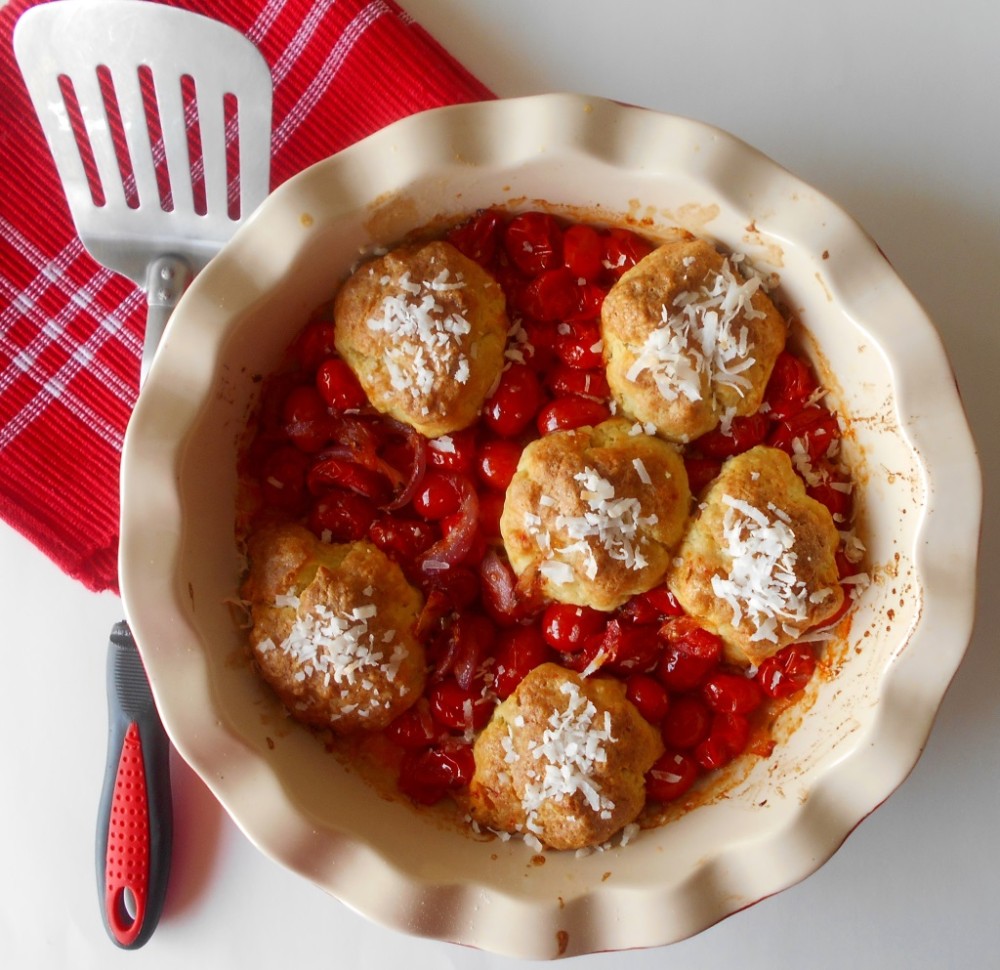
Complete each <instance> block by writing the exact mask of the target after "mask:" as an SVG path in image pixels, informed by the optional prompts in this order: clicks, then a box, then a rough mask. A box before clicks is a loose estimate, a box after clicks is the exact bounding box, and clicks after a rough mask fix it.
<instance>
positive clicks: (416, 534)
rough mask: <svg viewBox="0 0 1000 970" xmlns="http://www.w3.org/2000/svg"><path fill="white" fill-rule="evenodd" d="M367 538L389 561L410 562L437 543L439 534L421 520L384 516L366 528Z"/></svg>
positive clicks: (429, 524)
mask: <svg viewBox="0 0 1000 970" xmlns="http://www.w3.org/2000/svg"><path fill="white" fill-rule="evenodd" d="M368 538H369V539H371V541H372V542H373V543H374V544H375V545H376V546H378V548H379V549H381V550H382V551H383V552H384V553H385V554H386V555H387V556H389V558H390V559H394V560H396V561H403V562H412V561H413V560H414V559H416V558H417V557H418V556H419V555H420V554H421V553H424V552H426V551H427V550H428V549H430V547H431V546H432V545H434V543H435V542H437V540H438V538H439V534H438V531H437V529H435V528H434V526H433V525H432V524H431V523H429V522H425V521H423V520H422V519H402V518H398V517H396V516H389V515H384V516H382V517H381V518H378V519H375V520H374V521H373V522H372V524H371V525H370V526H369V527H368Z"/></svg>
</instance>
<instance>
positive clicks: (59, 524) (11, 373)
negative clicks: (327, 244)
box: [0, 0, 491, 590]
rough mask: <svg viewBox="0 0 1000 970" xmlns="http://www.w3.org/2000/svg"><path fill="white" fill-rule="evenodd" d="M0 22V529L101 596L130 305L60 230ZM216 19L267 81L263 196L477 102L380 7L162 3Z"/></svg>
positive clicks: (132, 381)
mask: <svg viewBox="0 0 1000 970" xmlns="http://www.w3.org/2000/svg"><path fill="white" fill-rule="evenodd" d="M35 2H37V0H12V2H11V3H9V4H8V5H7V6H5V7H3V8H0V92H2V97H0V164H2V168H0V173H2V175H0V185H2V188H0V516H2V517H3V519H5V520H6V521H7V522H8V523H9V524H10V525H11V526H13V527H14V528H15V529H17V530H18V531H20V532H21V533H22V534H23V535H25V536H26V537H27V538H28V539H29V540H30V541H31V542H33V543H34V544H35V545H36V546H38V547H39V548H40V549H41V550H42V551H43V552H45V553H46V554H47V555H48V556H49V557H50V558H51V559H52V560H53V561H54V562H55V563H56V564H57V565H58V566H60V567H61V568H62V569H63V571H64V572H66V573H67V574H69V575H70V576H72V577H74V578H76V579H79V580H80V581H81V582H82V583H84V584H85V585H86V586H87V587H88V588H90V589H94V590H103V589H112V590H117V587H118V576H117V555H118V512H119V506H118V472H119V462H120V457H121V447H122V439H123V436H124V433H125V425H126V423H127V421H128V418H129V415H130V414H131V411H132V407H133V405H134V403H135V398H136V394H137V387H138V379H139V356H140V353H141V346H142V330H143V326H144V321H145V313H146V311H145V298H144V296H143V294H142V293H141V292H140V291H138V290H137V289H136V288H135V287H134V286H133V285H132V284H131V283H130V282H129V281H127V280H124V279H122V278H121V277H118V276H115V275H114V274H111V273H109V272H107V271H106V270H104V269H103V268H102V267H100V266H98V265H97V264H96V263H95V262H94V261H93V260H92V259H91V258H90V257H89V255H88V254H87V253H86V252H85V251H84V249H83V247H82V246H81V244H80V242H79V240H78V239H77V238H76V233H75V230H74V228H73V224H72V221H71V219H70V215H69V210H68V207H67V204H66V201H65V198H64V196H63V193H62V189H61V187H60V184H59V180H58V178H57V176H56V172H55V167H54V165H53V163H52V160H51V156H50V155H49V152H48V148H47V146H46V144H45V140H44V137H43V135H42V131H41V128H40V127H39V125H38V122H37V120H36V117H35V114H34V111H33V109H32V107H31V103H30V101H29V99H28V95H27V92H26V91H25V89H24V86H23V83H22V80H21V75H20V71H19V69H18V67H17V65H16V62H15V61H14V56H13V52H12V49H11V35H12V31H13V28H14V23H15V21H16V20H17V18H18V16H19V15H20V13H21V12H22V11H23V10H25V9H26V8H27V7H30V6H33V5H34V3H35ZM169 2H170V3H171V5H172V6H180V7H184V8H186V9H189V10H194V11H196V12H198V13H203V14H207V15H209V16H213V17H216V18H218V19H219V20H223V21H226V22H227V23H230V24H232V25H233V26H235V27H237V28H239V29H240V30H241V31H243V32H244V33H245V34H246V35H247V36H248V37H249V38H250V39H251V40H252V41H253V42H254V44H256V45H257V47H258V48H259V49H260V50H261V52H262V53H263V55H264V57H265V58H266V60H267V62H268V64H270V66H271V73H272V76H273V79H274V129H273V142H272V148H273V157H272V172H271V181H272V186H275V185H278V184H280V183H281V182H283V181H284V180H285V179H287V178H289V177H290V176H291V175H294V174H295V173H296V172H298V171H300V170H301V169H303V168H305V167H306V166H307V165H310V164H312V163H313V162H316V161H318V160H320V159H322V158H324V157H326V156H327V155H329V154H331V153H333V152H336V151H338V150H339V149H341V148H344V147H345V146H347V145H349V144H351V143H352V142H355V141H357V140H358V139H360V138H362V137H364V136H365V135H367V134H370V133H371V132H373V131H375V130H377V129H379V128H381V127H383V126H384V125H386V124H388V123H390V122H392V121H395V120H396V119H398V118H401V117H404V116H405V115H408V114H412V113H413V112H415V111H419V110H422V109H424V108H431V107H437V106H440V105H445V104H452V103H459V102H465V101H476V100H483V99H486V98H489V97H491V94H490V92H489V91H488V90H487V89H486V88H485V87H484V86H483V85H482V84H480V83H479V82H478V81H477V80H476V79H475V78H474V77H473V76H472V75H471V74H470V73H469V72H468V71H467V70H465V69H464V68H463V67H462V66H461V65H459V64H458V63H457V62H456V61H455V60H454V59H453V58H452V57H451V56H450V55H449V54H448V53H447V52H446V51H444V50H443V49H442V48H441V47H440V46H439V45H438V44H437V43H436V42H435V41H434V40H433V38H432V37H431V36H430V35H429V34H427V32H426V31H424V30H423V29H422V28H421V27H420V26H419V25H418V24H416V23H415V22H414V21H413V20H412V19H411V18H410V17H409V16H408V15H407V14H406V13H405V12H404V11H402V10H401V9H400V8H399V7H397V6H396V5H395V4H394V3H393V2H392V0H169Z"/></svg>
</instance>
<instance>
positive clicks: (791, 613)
mask: <svg viewBox="0 0 1000 970" xmlns="http://www.w3.org/2000/svg"><path fill="white" fill-rule="evenodd" d="M839 544H840V535H839V533H838V531H837V526H836V524H835V523H834V521H833V517H832V516H831V514H830V512H829V510H828V509H827V508H826V506H824V505H822V504H821V503H819V502H817V501H816V500H814V499H812V498H810V497H809V496H808V495H807V494H806V489H805V485H804V483H803V481H802V479H801V478H800V477H799V476H798V475H797V474H796V473H795V471H794V468H793V466H792V462H791V459H790V458H789V457H788V455H787V454H786V453H785V452H783V451H781V450H779V449H777V448H769V447H767V446H764V445H758V446H757V447H755V448H752V449H750V450H749V451H746V452H744V453H743V454H740V455H737V456H735V457H733V458H730V459H729V460H728V461H727V462H726V463H725V465H724V466H723V468H722V471H721V472H720V473H719V475H718V477H717V478H716V480H715V482H714V484H713V485H712V486H711V487H710V488H709V490H708V491H707V492H706V494H705V496H704V498H703V501H702V503H701V506H700V508H699V510H698V513H697V515H696V517H695V519H694V521H693V522H692V524H691V527H690V528H689V529H688V531H687V534H686V535H685V537H684V541H683V542H682V543H681V545H680V548H679V550H678V554H677V558H676V559H675V560H674V563H673V565H672V567H671V571H670V573H669V575H668V577H667V582H668V584H669V586H670V588H671V590H673V592H674V594H675V595H676V597H677V599H678V601H679V602H680V603H681V605H682V606H683V607H684V609H685V611H686V612H687V613H689V614H690V615H691V616H693V617H695V618H697V619H698V620H699V621H701V622H702V623H703V624H704V625H706V626H707V627H708V628H709V629H712V630H715V631H716V632H718V634H719V635H720V636H721V637H722V638H723V640H724V642H725V644H726V648H727V655H728V656H729V658H730V660H732V661H733V662H735V663H740V664H746V663H751V664H759V663H760V662H761V661H762V660H763V659H765V658H766V657H769V656H771V655H772V654H774V653H775V652H777V651H778V650H779V649H780V648H781V647H784V646H785V645H786V644H788V643H792V642H794V641H795V640H797V639H798V638H799V637H800V636H802V634H804V633H805V632H806V630H807V629H809V628H810V627H812V626H815V625H816V624H818V623H821V622H822V621H823V620H825V619H826V618H827V617H829V616H831V615H833V614H834V613H835V612H836V611H837V610H838V609H839V608H840V605H841V603H842V601H843V595H844V594H843V591H842V589H841V586H840V582H839V574H838V569H837V563H836V553H837V549H838V546H839Z"/></svg>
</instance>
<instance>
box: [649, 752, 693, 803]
mask: <svg viewBox="0 0 1000 970" xmlns="http://www.w3.org/2000/svg"><path fill="white" fill-rule="evenodd" d="M697 778H698V765H697V764H696V763H695V761H694V759H693V758H691V757H690V756H689V755H687V754H684V753H682V752H680V751H667V752H665V753H664V754H662V755H661V756H660V757H659V758H658V759H657V760H656V762H655V763H654V764H653V767H652V768H650V769H649V771H648V772H647V773H646V794H647V795H648V796H649V798H651V799H652V800H653V801H655V802H671V801H673V800H674V799H675V798H680V796H681V795H683V794H684V793H685V792H686V791H687V790H688V789H689V788H690V787H691V786H692V785H693V784H694V783H695V781H696V780H697Z"/></svg>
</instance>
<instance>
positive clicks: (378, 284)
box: [334, 242, 508, 438]
mask: <svg viewBox="0 0 1000 970" xmlns="http://www.w3.org/2000/svg"><path fill="white" fill-rule="evenodd" d="M334 321H335V338H334V339H335V343H336V347H337V350H338V351H339V352H340V354H341V356H342V357H343V358H344V359H345V360H346V361H347V363H348V364H349V365H350V367H351V369H352V370H353V371H354V373H355V374H356V375H357V377H358V380H359V381H360V382H361V386H362V387H363V388H364V390H365V393H366V394H367V395H368V400H369V401H370V402H371V403H372V406H373V407H375V408H376V409H377V410H379V411H382V412H384V413H387V414H390V415H392V416H393V417H394V418H397V419H398V420H400V421H404V422H406V423H407V424H409V425H412V426H413V427H414V428H416V429H417V430H418V431H419V432H420V433H421V434H424V435H426V436H427V437H429V438H434V437H437V436H439V435H443V434H449V433H450V432H452V431H459V430H461V429H462V428H465V427H467V426H468V425H470V424H471V423H472V422H473V421H474V420H475V419H476V416H477V415H478V414H479V411H480V409H481V408H482V405H483V402H484V401H485V399H486V397H487V395H488V394H489V393H490V391H491V389H492V388H493V385H494V384H495V383H496V380H497V378H498V377H499V375H500V371H501V369H502V368H503V362H504V345H505V343H506V340H507V329H508V322H507V316H506V310H505V300H504V295H503V291H502V290H501V289H500V287H499V286H498V285H497V283H496V281H495V280H494V279H493V278H492V277H491V276H490V275H489V274H488V273H487V272H486V271H485V270H484V269H482V267H480V266H479V265H478V264H477V263H474V262H473V261H472V260H471V259H469V258H468V257H466V256H464V255H462V253H460V252H459V251H458V250H457V249H455V247H454V246H451V245H450V244H448V243H445V242H432V243H427V244H426V245H424V246H407V247H403V248H400V249H397V250H394V251H393V252H390V253H388V254H387V255H385V256H383V257H381V258H380V259H376V260H375V261H374V262H371V263H367V264H366V265H364V266H362V267H361V268H360V269H358V270H357V271H356V272H355V273H354V274H353V275H352V276H351V277H350V278H349V279H348V280H347V281H346V282H345V283H344V285H343V286H342V287H341V289H340V292H339V293H338V294H337V298H336V301H335V304H334Z"/></svg>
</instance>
